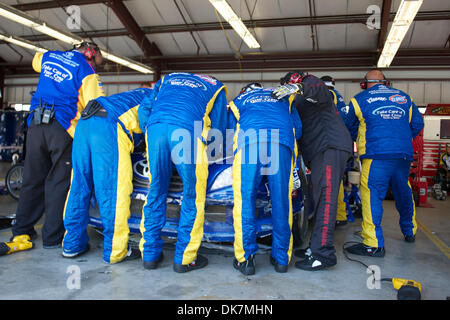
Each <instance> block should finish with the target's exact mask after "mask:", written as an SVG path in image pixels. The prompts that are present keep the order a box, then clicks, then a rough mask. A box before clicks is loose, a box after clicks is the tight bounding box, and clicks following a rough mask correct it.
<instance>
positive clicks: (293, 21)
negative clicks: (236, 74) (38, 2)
mask: <svg viewBox="0 0 450 320" xmlns="http://www.w3.org/2000/svg"><path fill="white" fill-rule="evenodd" d="M368 17H369V15H366V14H362V15H337V16H322V17H313V18H312V19H311V18H309V17H307V18H285V19H259V20H246V21H243V22H244V24H245V25H246V26H247V27H248V28H271V27H289V26H303V25H310V23H311V21H312V23H313V24H323V25H326V24H344V23H347V24H354V23H363V24H364V23H366V21H367V18H368ZM394 17H395V14H391V15H390V18H389V21H392V20H393V19H394ZM415 20H416V21H432V20H450V11H428V12H419V13H418V14H417V16H416V18H415ZM223 27H224V28H225V29H231V26H230V25H229V24H228V23H226V22H223ZM140 28H141V30H142V32H143V33H144V34H158V33H175V32H194V31H213V30H222V27H221V25H220V23H218V22H204V23H191V24H175V25H161V26H144V27H140ZM73 33H74V34H76V35H79V36H81V37H89V38H107V37H121V36H130V32H129V31H128V30H127V29H126V28H121V29H110V30H94V31H85V32H73ZM22 38H24V39H27V40H30V41H50V40H53V38H51V37H49V36H47V35H45V34H42V35H41V34H39V35H33V36H22Z"/></svg>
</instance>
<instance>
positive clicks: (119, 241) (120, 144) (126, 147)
mask: <svg viewBox="0 0 450 320" xmlns="http://www.w3.org/2000/svg"><path fill="white" fill-rule="evenodd" d="M132 148H133V145H132V143H131V141H130V139H129V138H128V136H127V135H126V133H125V132H124V131H123V129H122V127H121V126H120V125H119V124H117V150H118V153H119V156H118V165H117V188H116V192H117V195H116V212H115V221H114V235H113V239H112V249H111V256H110V263H116V262H119V261H121V260H122V259H123V258H124V257H125V256H126V254H127V252H128V239H129V234H130V229H129V227H128V219H129V218H130V202H131V198H130V196H131V192H132V191H133V183H132V181H133V168H132V166H131V157H130V153H131V150H132Z"/></svg>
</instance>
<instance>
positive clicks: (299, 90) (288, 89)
mask: <svg viewBox="0 0 450 320" xmlns="http://www.w3.org/2000/svg"><path fill="white" fill-rule="evenodd" d="M291 94H303V86H302V84H301V83H297V84H294V83H289V84H285V85H282V86H279V87H277V88H276V89H275V90H273V91H272V93H271V94H270V95H271V96H272V98H275V99H277V100H281V99H283V98H284V97H286V96H290V95H291Z"/></svg>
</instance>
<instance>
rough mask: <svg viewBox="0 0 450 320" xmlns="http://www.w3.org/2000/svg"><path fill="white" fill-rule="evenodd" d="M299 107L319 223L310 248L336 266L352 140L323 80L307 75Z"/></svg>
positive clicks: (301, 148) (303, 150)
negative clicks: (336, 235)
mask: <svg viewBox="0 0 450 320" xmlns="http://www.w3.org/2000/svg"><path fill="white" fill-rule="evenodd" d="M301 85H302V88H303V94H302V95H297V96H296V99H295V106H296V108H297V111H298V113H299V116H300V118H301V120H302V124H303V128H302V137H301V139H300V140H299V151H300V153H301V155H302V157H303V160H304V162H305V164H306V165H307V167H309V169H310V170H311V184H312V192H313V201H314V211H315V222H314V229H313V233H312V235H311V240H310V247H311V251H312V255H313V257H314V258H316V259H319V260H320V261H322V262H325V263H327V264H330V265H333V264H336V255H335V252H336V250H335V248H334V228H335V223H336V213H337V201H338V193H339V185H340V183H341V181H342V177H343V174H344V170H345V166H346V163H347V160H348V159H349V158H350V155H351V152H352V139H351V136H350V133H349V132H348V130H347V128H346V127H345V125H344V123H343V122H342V119H341V118H340V115H339V112H338V110H337V109H336V106H335V105H334V103H333V98H332V96H331V94H330V92H329V90H328V88H327V86H326V85H325V83H324V82H323V81H322V80H320V79H319V78H317V77H315V76H313V75H307V76H305V77H304V78H303V79H302V81H301Z"/></svg>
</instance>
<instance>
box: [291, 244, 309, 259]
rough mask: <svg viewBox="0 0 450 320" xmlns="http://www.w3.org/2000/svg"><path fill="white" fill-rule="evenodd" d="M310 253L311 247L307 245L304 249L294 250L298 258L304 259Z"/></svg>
mask: <svg viewBox="0 0 450 320" xmlns="http://www.w3.org/2000/svg"><path fill="white" fill-rule="evenodd" d="M310 255H312V252H311V248H310V247H308V248H306V249H298V250H295V251H294V256H296V257H298V258H300V259H306V258H308V257H309V256H310Z"/></svg>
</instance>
